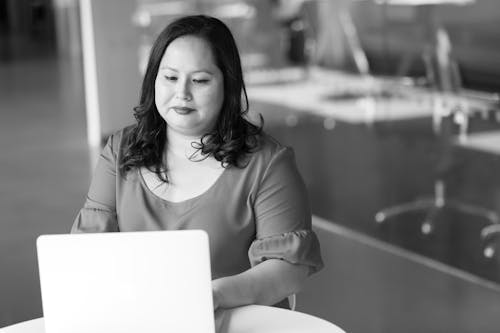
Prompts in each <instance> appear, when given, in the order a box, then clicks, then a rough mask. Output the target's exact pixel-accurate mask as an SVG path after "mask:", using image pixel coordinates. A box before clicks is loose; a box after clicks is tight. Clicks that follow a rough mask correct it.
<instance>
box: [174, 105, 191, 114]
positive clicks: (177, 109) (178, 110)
mask: <svg viewBox="0 0 500 333" xmlns="http://www.w3.org/2000/svg"><path fill="white" fill-rule="evenodd" d="M172 110H174V111H175V113H177V114H180V115H185V114H189V113H191V112H194V111H196V110H195V109H193V108H188V107H185V106H173V107H172Z"/></svg>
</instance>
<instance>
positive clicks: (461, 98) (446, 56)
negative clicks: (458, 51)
mask: <svg viewBox="0 0 500 333" xmlns="http://www.w3.org/2000/svg"><path fill="white" fill-rule="evenodd" d="M428 59H429V61H428V63H427V64H426V65H427V67H428V69H427V70H428V71H429V72H430V73H431V74H432V75H431V77H432V79H433V81H434V83H433V86H434V87H433V89H431V91H430V92H429V95H430V97H431V98H432V100H433V129H434V133H435V134H436V135H438V136H440V137H442V138H443V140H444V143H445V148H448V149H447V150H448V151H449V152H450V153H451V145H452V144H453V143H452V140H451V138H449V137H446V135H447V134H446V133H444V132H445V130H444V128H443V120H444V119H446V118H451V119H453V121H454V123H456V124H457V125H458V127H459V133H458V141H459V142H464V141H466V140H467V133H468V126H469V117H470V116H471V114H473V113H475V112H478V111H479V112H485V110H484V109H474V107H473V106H472V104H471V103H469V100H470V97H469V96H467V94H466V93H465V91H464V90H463V89H462V81H461V77H460V72H459V68H458V63H457V62H456V61H455V60H454V59H453V57H452V56H451V42H450V39H449V36H448V34H447V32H446V30H445V29H444V28H442V27H438V28H437V32H436V41H435V46H434V54H432V57H428ZM443 136H444V137H443ZM446 146H448V147H446ZM445 207H449V208H452V209H454V210H457V211H459V212H461V213H465V214H468V215H471V216H477V217H480V218H483V219H485V220H486V221H488V223H489V224H491V225H497V224H498V223H500V218H499V216H498V214H497V213H496V212H495V211H493V210H489V209H486V208H484V207H480V206H476V205H472V204H469V203H465V202H461V201H457V200H452V199H449V198H448V197H447V196H446V182H445V180H444V179H443V178H442V176H438V177H437V178H436V179H435V181H434V193H433V196H429V197H424V198H422V199H418V200H415V201H412V202H407V203H402V204H399V205H396V206H393V207H389V208H385V209H382V210H380V211H379V212H377V213H376V214H375V221H376V223H378V224H382V223H384V222H385V221H386V220H387V219H390V218H392V217H395V216H398V215H401V214H404V213H407V212H417V211H424V212H425V217H424V219H423V221H422V224H421V232H422V233H423V234H424V235H428V234H430V233H432V232H433V230H434V225H435V220H436V218H437V216H438V214H439V213H440V212H441V211H442V210H443V209H444V208H445ZM497 229H500V228H499V227H498V226H496V227H494V228H493V227H491V228H489V229H485V230H483V231H484V238H489V237H490V235H491V234H492V231H493V230H497ZM495 232H497V231H495ZM493 250H494V249H493V247H491V246H487V248H486V249H485V255H486V252H487V253H488V254H489V256H492V255H493V253H494V252H493Z"/></svg>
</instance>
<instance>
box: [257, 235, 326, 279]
mask: <svg viewBox="0 0 500 333" xmlns="http://www.w3.org/2000/svg"><path fill="white" fill-rule="evenodd" d="M248 258H249V259H250V264H251V265H252V267H253V266H255V265H257V264H259V263H261V262H263V261H265V260H267V259H281V260H285V261H287V262H289V263H291V264H295V265H306V266H309V268H310V269H309V274H312V273H314V272H317V271H319V270H320V269H321V268H323V260H322V259H321V253H320V247H319V241H318V238H317V237H316V234H315V233H314V232H312V231H311V230H298V231H292V232H287V233H284V234H281V235H274V236H270V237H266V238H261V239H256V240H255V241H253V242H252V244H251V245H250V248H249V250H248Z"/></svg>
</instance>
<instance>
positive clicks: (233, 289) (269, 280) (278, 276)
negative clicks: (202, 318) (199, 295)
mask: <svg viewBox="0 0 500 333" xmlns="http://www.w3.org/2000/svg"><path fill="white" fill-rule="evenodd" d="M308 275H309V267H308V266H306V265H294V264H291V263H289V262H286V261H284V260H279V259H269V260H266V261H264V262H262V263H260V264H258V265H256V266H254V267H252V268H250V269H248V270H246V271H244V272H243V273H240V274H237V275H232V276H227V277H223V278H220V279H216V280H214V281H212V289H213V297H214V310H216V309H217V308H232V307H236V306H241V305H247V304H260V305H273V304H276V303H278V302H279V301H281V300H283V299H284V298H286V297H287V296H289V295H292V294H295V293H297V292H299V291H300V289H301V287H302V283H303V282H304V281H305V279H306V278H307V276H308Z"/></svg>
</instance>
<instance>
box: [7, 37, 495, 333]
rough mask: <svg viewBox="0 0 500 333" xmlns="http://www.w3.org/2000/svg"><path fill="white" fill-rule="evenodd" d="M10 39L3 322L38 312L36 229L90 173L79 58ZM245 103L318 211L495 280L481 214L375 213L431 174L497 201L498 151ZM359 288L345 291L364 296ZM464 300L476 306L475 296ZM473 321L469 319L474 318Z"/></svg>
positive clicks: (65, 217)
mask: <svg viewBox="0 0 500 333" xmlns="http://www.w3.org/2000/svg"><path fill="white" fill-rule="evenodd" d="M16 45H17V46H16V47H15V48H12V49H11V51H12V50H13V51H12V52H10V53H3V54H2V56H0V58H1V60H0V114H1V116H2V121H1V122H0V151H1V152H2V154H0V168H1V169H0V171H1V172H0V184H1V186H0V193H1V198H2V199H1V200H0V211H1V212H2V217H1V220H0V267H1V271H0V282H1V283H0V327H2V326H5V325H9V324H12V323H15V322H19V321H23V320H27V319H31V318H35V317H39V316H41V303H40V296H39V286H38V275H37V268H36V252H35V240H36V237H37V236H38V235H40V234H42V233H65V232H67V231H68V230H69V228H70V226H71V224H72V221H73V219H74V217H75V215H76V213H77V211H78V209H79V208H80V206H81V205H82V203H83V201H84V198H85V194H86V191H87V187H88V183H89V179H90V168H89V165H90V163H89V156H90V155H89V151H88V149H87V146H86V141H85V140H86V139H85V133H86V128H85V108H84V96H83V83H82V67H81V60H79V59H72V60H68V59H61V58H58V57H57V56H55V54H54V52H53V50H51V49H50V48H49V49H47V50H45V49H43V45H37V43H36V41H27V42H19V43H18V42H16ZM35 55H36V56H35ZM252 105H253V107H254V110H257V111H260V112H262V113H263V114H264V117H265V119H266V125H265V126H266V130H267V131H268V132H270V133H271V134H272V135H274V136H275V137H277V138H278V139H279V140H281V141H282V142H283V143H285V144H287V145H291V146H293V147H294V149H295V151H296V158H297V163H298V165H299V168H300V169H301V171H302V173H303V175H304V178H305V181H306V184H307V186H308V189H309V192H310V193H309V194H310V198H311V204H312V208H313V212H314V214H315V215H317V216H319V217H321V218H324V219H326V220H328V221H335V222H337V223H338V224H339V225H342V226H344V227H347V228H349V229H352V230H355V231H357V232H360V233H362V234H364V235H368V236H370V237H372V238H374V239H378V240H381V241H383V242H388V243H390V244H393V245H396V246H397V247H401V248H406V249H408V250H410V251H411V252H415V253H420V254H422V255H424V256H426V257H428V258H432V259H433V260H436V261H438V262H442V263H445V264H446V265H449V266H450V267H455V268H458V269H460V270H463V271H464V272H466V273H468V274H471V275H472V276H475V277H477V283H478V284H479V285H481V284H488V283H493V285H495V286H496V285H497V284H500V259H498V258H500V256H496V257H494V258H493V259H485V258H484V257H483V255H482V248H483V247H482V244H481V242H480V239H479V233H480V229H481V227H483V226H484V225H485V222H484V221H483V220H481V219H478V218H475V217H471V216H463V215H462V214H460V213H457V212H455V211H454V210H452V209H447V210H444V211H443V214H442V216H440V217H439V221H438V223H437V224H436V227H435V232H434V233H433V234H431V235H429V236H424V235H422V234H421V232H420V225H421V218H422V214H421V213H411V214H407V215H404V216H401V217H397V218H395V219H393V220H392V219H391V221H388V222H387V223H386V224H384V225H382V226H379V225H377V224H376V223H375V222H374V219H373V217H374V214H375V213H376V212H377V210H379V209H381V208H383V207H386V206H390V205H393V204H396V203H400V202H404V201H408V200H413V199H415V198H417V197H419V196H421V195H430V194H432V190H433V180H434V179H435V177H436V176H440V177H443V178H444V179H445V180H446V183H447V185H448V195H449V196H450V197H453V198H457V199H460V200H463V201H467V202H472V203H475V204H478V205H481V206H484V207H488V208H490V209H493V210H496V211H498V212H500V177H499V175H498V173H497V172H495V170H498V167H499V166H500V160H499V157H498V156H497V155H495V154H491V153H489V152H484V151H477V150H475V149H470V148H468V147H451V148H450V145H449V141H448V140H445V141H443V140H442V139H441V138H440V137H436V136H435V135H434V134H433V132H432V122H431V119H430V117H429V115H427V116H423V117H417V118H415V117H409V118H405V119H391V120H390V121H384V119H377V120H376V121H374V122H373V123H371V124H370V125H367V124H366V123H364V122H350V121H348V120H344V121H342V120H339V121H333V120H332V119H328V118H325V117H324V115H321V114H312V113H310V112H302V111H297V110H294V109H293V108H291V107H289V106H288V107H283V106H280V105H277V104H275V103H274V104H273V103H260V102H257V101H255V102H253V104H252ZM472 125H473V126H472V130H473V131H482V130H495V129H497V127H498V126H497V124H496V123H495V122H492V121H490V119H480V118H478V119H474V120H473V122H472ZM346 248H348V246H347V247H346ZM497 248H498V251H499V252H500V243H499V246H498V247H497ZM373 260H377V259H376V256H375V257H374V259H373ZM372 264H373V265H374V266H377V263H376V262H374V263H372ZM387 292H388V293H395V291H391V290H387ZM377 295H378V294H377ZM446 295H447V296H445V297H449V300H451V299H452V298H453V297H455V296H453V295H452V294H446ZM489 295H490V297H496V295H497V294H494V293H493V291H492V292H491V293H490V294H489ZM393 296H394V297H396V296H395V294H394V295H393ZM356 297H359V299H356V300H351V301H352V302H357V301H359V302H362V301H363V299H362V298H363V296H362V295H357V296H356ZM377 297H379V296H377ZM466 301H467V302H470V301H473V302H475V303H474V304H476V305H477V307H479V308H480V307H481V306H482V301H483V300H482V299H473V300H472V299H467V300H466ZM446 304H448V303H446ZM427 306H428V307H431V308H432V306H433V304H432V302H429V303H428V304H427ZM410 310H411V307H410ZM410 310H408V311H410ZM380 313H381V315H383V313H384V312H383V311H382V312H380ZM408 313H409V315H414V316H418V315H419V314H418V313H417V312H415V313H414V314H412V313H411V312H408ZM385 315H386V316H387V317H388V318H389V317H391V316H392V314H391V313H386V314H385ZM349 316H350V317H351V319H352V317H353V314H350V315H349ZM471 318H472V317H471ZM386 319H387V318H386ZM401 320H403V319H401ZM433 320H438V321H439V320H443V321H453V320H454V318H453V316H452V315H451V314H450V315H449V316H447V317H446V318H443V319H440V318H438V316H437V317H435V318H433ZM471 320H472V322H469V323H468V325H470V327H474V325H475V324H478V325H479V324H480V323H479V321H480V320H481V317H479V316H478V317H476V319H474V318H472V319H471ZM474 320H476V321H477V323H476V322H474ZM346 322H348V321H346ZM400 324H401V325H404V322H401V323H400ZM399 327H404V326H399ZM436 327H447V326H446V325H444V324H443V325H438V326H436ZM345 328H346V329H348V327H345ZM386 328H387V327H386ZM385 331H386V332H389V331H390V329H388V328H387V329H386V330H385ZM436 331H439V330H436Z"/></svg>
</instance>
